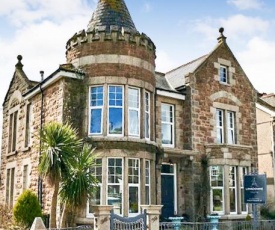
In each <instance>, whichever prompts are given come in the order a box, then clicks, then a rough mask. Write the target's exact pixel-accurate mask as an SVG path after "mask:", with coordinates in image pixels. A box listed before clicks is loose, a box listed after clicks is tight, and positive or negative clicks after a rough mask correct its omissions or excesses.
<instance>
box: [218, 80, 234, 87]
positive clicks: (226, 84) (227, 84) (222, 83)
mask: <svg viewBox="0 0 275 230" xmlns="http://www.w3.org/2000/svg"><path fill="white" fill-rule="evenodd" d="M219 83H220V84H221V85H224V86H231V84H230V83H226V82H222V81H219Z"/></svg>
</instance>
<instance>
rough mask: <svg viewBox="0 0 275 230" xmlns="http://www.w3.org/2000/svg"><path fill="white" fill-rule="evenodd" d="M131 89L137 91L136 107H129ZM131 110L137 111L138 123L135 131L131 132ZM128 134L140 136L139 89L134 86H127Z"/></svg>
mask: <svg viewBox="0 0 275 230" xmlns="http://www.w3.org/2000/svg"><path fill="white" fill-rule="evenodd" d="M131 90H134V91H135V92H137V98H136V99H137V101H136V102H137V107H131V106H130V104H131V103H130V92H131ZM131 111H135V112H137V115H138V124H136V127H135V128H137V133H131V124H132V121H131V115H130V114H131ZM128 134H129V135H130V136H134V137H140V89H139V88H134V87H129V88H128Z"/></svg>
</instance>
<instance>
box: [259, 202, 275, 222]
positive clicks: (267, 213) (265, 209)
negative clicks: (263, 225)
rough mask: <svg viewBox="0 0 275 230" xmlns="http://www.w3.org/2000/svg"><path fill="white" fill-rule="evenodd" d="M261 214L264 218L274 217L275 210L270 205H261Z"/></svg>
mask: <svg viewBox="0 0 275 230" xmlns="http://www.w3.org/2000/svg"><path fill="white" fill-rule="evenodd" d="M261 216H262V217H263V218H265V219H273V220H274V219H275V210H274V207H272V206H271V205H264V206H262V207H261Z"/></svg>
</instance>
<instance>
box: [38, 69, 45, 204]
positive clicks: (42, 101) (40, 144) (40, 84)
mask: <svg viewBox="0 0 275 230" xmlns="http://www.w3.org/2000/svg"><path fill="white" fill-rule="evenodd" d="M40 75H41V82H40V83H39V89H40V92H41V108H40V131H41V130H42V126H43V114H44V92H43V89H42V82H43V80H44V71H40ZM41 147H42V141H41V138H40V142H39V159H40V156H41V153H42V149H41ZM42 194H43V181H42V178H41V177H40V176H38V200H39V203H40V205H41V208H43V199H42Z"/></svg>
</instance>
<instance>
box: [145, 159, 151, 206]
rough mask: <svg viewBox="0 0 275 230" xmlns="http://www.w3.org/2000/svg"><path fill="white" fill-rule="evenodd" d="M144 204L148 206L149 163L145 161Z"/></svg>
mask: <svg viewBox="0 0 275 230" xmlns="http://www.w3.org/2000/svg"><path fill="white" fill-rule="evenodd" d="M145 204H150V161H148V160H146V161H145Z"/></svg>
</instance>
